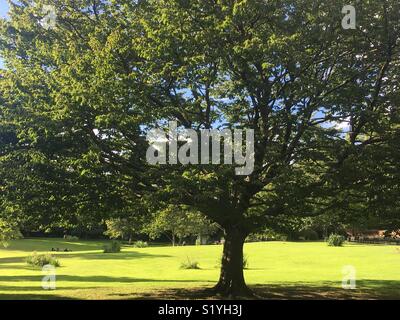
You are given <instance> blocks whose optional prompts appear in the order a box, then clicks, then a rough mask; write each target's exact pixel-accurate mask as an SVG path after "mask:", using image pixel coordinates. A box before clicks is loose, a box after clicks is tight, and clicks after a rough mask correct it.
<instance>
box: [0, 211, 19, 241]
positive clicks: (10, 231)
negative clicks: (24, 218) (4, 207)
mask: <svg viewBox="0 0 400 320" xmlns="http://www.w3.org/2000/svg"><path fill="white" fill-rule="evenodd" d="M20 238H22V234H21V232H20V231H19V229H18V226H17V225H16V224H15V223H12V222H7V221H5V220H4V219H1V218H0V245H3V246H5V247H7V246H8V241H9V240H14V239H20Z"/></svg>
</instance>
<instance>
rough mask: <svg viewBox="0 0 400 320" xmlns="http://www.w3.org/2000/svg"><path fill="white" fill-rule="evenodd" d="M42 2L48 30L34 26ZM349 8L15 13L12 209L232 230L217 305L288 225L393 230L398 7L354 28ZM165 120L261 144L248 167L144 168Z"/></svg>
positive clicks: (290, 5)
mask: <svg viewBox="0 0 400 320" xmlns="http://www.w3.org/2000/svg"><path fill="white" fill-rule="evenodd" d="M342 2H343V3H342ZM44 4H51V5H52V6H53V7H54V9H55V12H56V16H57V20H56V24H55V26H54V28H48V29H45V28H43V26H42V24H41V23H40V21H41V19H42V18H43V12H42V7H43V5H44ZM343 5H345V3H344V1H325V0H316V1H309V0H275V1H264V0H217V1H214V0H212V1H211V0H201V1H200V0H194V1H187V0H168V1H167V0H143V1H127V0H119V1H101V0H94V1H93V0H90V1H89V0H79V1H76V0H74V1H72V0H66V1H63V2H62V3H61V2H58V1H53V0H49V1H42V0H39V1H35V2H33V1H26V0H21V1H18V3H13V4H12V6H11V12H10V19H9V20H2V21H1V31H0V48H1V55H2V56H3V57H4V59H5V66H6V68H5V70H3V71H2V76H1V79H0V92H1V97H2V98H1V111H0V121H1V123H2V125H1V128H2V129H1V131H0V141H1V142H2V143H1V147H0V148H1V149H0V156H1V158H0V170H1V171H0V172H1V175H2V180H1V182H0V183H1V185H0V188H1V189H2V191H3V192H4V196H2V198H1V199H2V200H1V201H2V203H1V205H2V206H7V207H9V206H10V202H11V203H13V206H15V207H16V208H17V209H18V210H17V209H16V211H18V212H20V214H23V215H26V216H27V219H28V220H30V219H31V220H32V219H34V220H36V223H39V224H42V225H46V224H50V223H59V222H60V221H66V222H68V221H74V220H75V221H87V223H89V222H90V221H91V220H93V219H94V220H96V219H99V217H105V216H107V215H108V214H110V213H113V214H117V213H119V214H121V215H123V214H124V213H131V212H133V209H132V208H134V207H137V206H143V205H146V204H148V205H149V206H150V204H151V206H154V205H155V206H157V204H163V203H166V204H168V205H178V206H179V205H185V206H188V207H190V208H192V209H193V210H196V211H198V212H201V213H202V214H203V215H204V216H205V217H207V218H208V219H210V220H211V221H213V222H215V223H217V224H218V225H219V226H220V227H221V228H222V229H223V230H224V232H225V245H224V255H223V258H222V265H221V278H220V281H219V283H218V285H217V287H216V290H217V291H218V292H222V293H224V294H241V293H247V288H246V286H245V282H244V277H243V271H242V266H243V261H242V260H243V253H242V246H243V242H244V239H245V237H246V236H247V235H248V234H249V233H251V232H254V231H257V230H262V229H263V228H265V226H268V225H273V224H274V223H275V220H276V219H277V218H278V217H279V216H285V217H287V216H313V215H318V214H321V213H323V212H329V211H333V210H334V209H340V208H342V209H343V211H342V212H343V213H344V215H348V216H349V217H347V218H351V217H353V216H354V213H353V211H354V212H357V213H358V214H362V213H363V212H365V210H366V208H367V209H368V210H373V211H374V212H375V213H377V214H385V215H393V212H398V206H397V205H396V204H397V202H398V196H397V194H398V189H399V185H398V181H399V179H398V178H399V177H398V172H399V170H398V168H399V167H398V156H399V144H398V140H397V138H398V137H399V101H400V100H399V93H398V92H399V74H400V68H399V67H400V63H399V31H400V21H399V19H398V13H399V11H400V8H399V3H398V1H397V0H383V1H373V0H365V1H363V2H362V3H358V4H357V6H356V9H357V22H356V29H348V30H345V29H343V27H342V24H341V21H342V18H343V15H342V13H341V9H342V7H343ZM169 120H174V121H177V122H178V125H179V127H180V128H191V129H194V130H197V131H199V130H200V129H210V128H213V129H223V128H227V129H235V128H236V129H252V130H254V134H255V145H254V158H255V170H254V171H253V172H252V173H251V174H249V175H247V176H237V175H235V166H233V165H222V164H221V165H213V164H211V163H210V164H201V165H195V164H188V165H179V164H177V165H150V164H148V163H147V162H146V158H145V154H146V149H147V147H148V143H147V142H146V140H145V138H144V137H145V134H146V132H148V130H150V129H152V128H161V129H163V128H165V125H166V123H167V121H169ZM381 206H383V207H384V208H385V209H384V210H382V211H380V210H379V208H380V207H381ZM160 209H163V208H160ZM138 212H140V211H138ZM371 212H372V211H371Z"/></svg>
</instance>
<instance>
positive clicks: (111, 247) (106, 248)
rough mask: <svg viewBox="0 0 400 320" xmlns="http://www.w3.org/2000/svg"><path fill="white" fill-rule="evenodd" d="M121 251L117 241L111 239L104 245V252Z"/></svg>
mask: <svg viewBox="0 0 400 320" xmlns="http://www.w3.org/2000/svg"><path fill="white" fill-rule="evenodd" d="M120 251H121V244H120V243H119V242H118V241H115V240H113V241H111V243H109V244H106V245H105V246H104V250H103V252H104V253H118V252H120Z"/></svg>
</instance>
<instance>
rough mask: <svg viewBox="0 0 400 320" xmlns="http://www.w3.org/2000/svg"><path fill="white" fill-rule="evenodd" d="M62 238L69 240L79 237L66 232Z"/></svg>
mask: <svg viewBox="0 0 400 320" xmlns="http://www.w3.org/2000/svg"><path fill="white" fill-rule="evenodd" d="M64 239H65V240H69V241H77V240H79V238H78V237H77V236H71V235H68V234H66V235H64Z"/></svg>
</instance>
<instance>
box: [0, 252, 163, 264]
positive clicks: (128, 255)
mask: <svg viewBox="0 0 400 320" xmlns="http://www.w3.org/2000/svg"><path fill="white" fill-rule="evenodd" d="M49 253H50V254H52V255H54V256H55V257H57V258H58V259H60V260H61V262H62V259H69V258H80V259H89V260H90V259H93V260H127V259H143V258H169V257H171V256H169V255H165V254H150V253H143V252H119V253H101V252H86V253H66V252H65V253H62V254H59V253H57V252H49ZM28 255H29V254H27V255H26V256H25V257H21V256H20V257H4V258H0V268H6V267H4V265H5V264H13V263H21V262H25V259H26V257H27V256H28ZM61 264H62V263H61Z"/></svg>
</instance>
